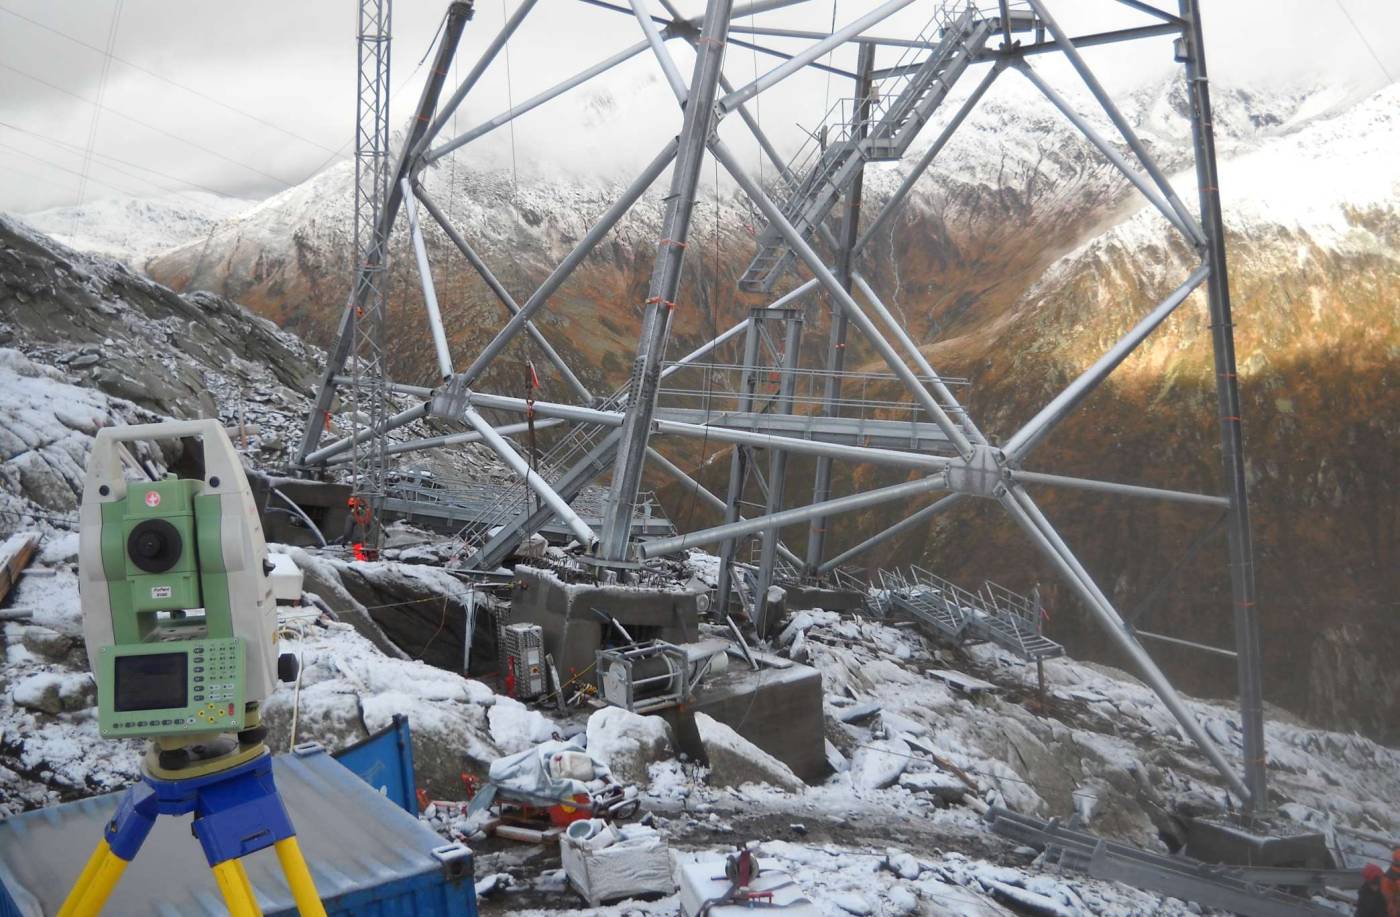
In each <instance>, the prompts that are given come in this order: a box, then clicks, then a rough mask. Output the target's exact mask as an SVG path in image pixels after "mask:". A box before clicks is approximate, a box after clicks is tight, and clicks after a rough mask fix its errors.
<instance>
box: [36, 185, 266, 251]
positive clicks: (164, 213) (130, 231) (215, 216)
mask: <svg viewBox="0 0 1400 917" xmlns="http://www.w3.org/2000/svg"><path fill="white" fill-rule="evenodd" d="M253 204H254V202H253V201H248V200H243V199H241V198H233V197H224V196H222V195H218V194H211V193H209V192H207V191H181V192H178V193H174V194H168V195H165V196H163V197H154V198H106V199H103V200H96V201H89V202H88V203H85V204H82V205H79V206H68V207H52V208H50V209H48V210H39V211H36V212H34V213H26V214H23V215H21V216H20V219H21V220H23V221H24V222H25V223H26V224H27V225H29V226H31V227H33V228H34V229H37V230H39V231H40V232H42V233H45V234H47V235H49V236H52V237H53V238H55V239H57V240H58V241H60V242H62V243H63V244H65V245H68V246H70V247H72V248H75V249H77V250H78V251H83V252H90V253H92V254H95V255H106V256H107V257H109V258H115V259H117V260H118V261H121V262H123V263H125V264H127V265H130V266H131V267H134V268H136V269H137V270H141V269H142V266H143V265H144V264H145V262H146V259H148V258H150V257H151V256H152V255H156V254H159V253H160V252H163V251H165V250H166V249H170V248H175V247H177V246H180V245H184V244H186V243H187V242H190V241H191V240H194V239H200V238H203V237H204V236H206V235H208V233H209V232H210V231H211V230H212V229H213V228H214V226H215V225H217V224H218V223H219V222H220V221H222V220H226V219H228V218H230V217H232V216H234V215H236V214H238V213H241V212H242V211H244V210H247V209H248V208H249V207H251V206H253Z"/></svg>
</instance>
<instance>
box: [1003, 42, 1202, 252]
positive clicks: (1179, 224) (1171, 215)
mask: <svg viewBox="0 0 1400 917" xmlns="http://www.w3.org/2000/svg"><path fill="white" fill-rule="evenodd" d="M1016 69H1018V70H1020V71H1021V73H1023V74H1024V75H1025V77H1026V79H1028V80H1030V81H1031V83H1032V84H1033V85H1034V86H1035V88H1037V89H1039V90H1040V91H1041V94H1043V95H1044V96H1045V97H1046V98H1047V99H1049V100H1050V102H1051V104H1053V105H1054V106H1055V107H1056V108H1058V109H1059V110H1060V113H1061V114H1063V115H1064V116H1065V117H1066V118H1068V119H1069V121H1070V123H1071V124H1073V125H1074V126H1075V127H1077V128H1079V132H1080V133H1081V134H1083V135H1084V136H1085V138H1086V139H1088V141H1089V142H1090V143H1092V144H1093V145H1094V146H1095V147H1097V148H1098V150H1099V152H1100V153H1102V154H1103V155H1104V157H1105V158H1106V159H1107V160H1108V161H1109V162H1111V163H1113V165H1114V166H1115V167H1117V169H1118V171H1119V172H1121V173H1123V177H1124V178H1126V179H1127V180H1128V181H1130V182H1132V183H1133V187H1135V188H1137V189H1138V191H1139V192H1140V193H1141V194H1142V196H1143V197H1145V198H1147V200H1148V201H1149V202H1150V203H1151V204H1152V206H1153V207H1156V208H1157V209H1158V210H1159V211H1160V212H1161V214H1162V216H1164V217H1166V219H1167V222H1169V223H1171V224H1172V225H1173V226H1175V227H1176V228H1177V231H1179V232H1180V233H1181V234H1182V235H1183V236H1185V237H1186V238H1187V240H1188V241H1190V242H1191V243H1193V244H1196V242H1197V237H1196V234H1195V231H1194V229H1193V227H1192V226H1191V225H1190V224H1188V223H1186V222H1184V221H1183V220H1182V219H1181V215H1180V214H1178V213H1177V212H1176V211H1175V210H1173V209H1172V206H1171V204H1169V203H1167V202H1166V201H1165V200H1163V199H1162V197H1161V195H1159V194H1158V193H1157V189H1156V188H1154V187H1153V186H1152V185H1151V183H1150V182H1148V180H1147V179H1146V178H1143V177H1142V175H1141V174H1139V172H1138V170H1137V169H1134V168H1133V167H1132V165H1131V164H1130V163H1129V162H1128V160H1127V159H1126V158H1124V157H1123V155H1122V154H1121V153H1119V152H1118V151H1117V150H1115V149H1114V148H1113V145H1112V144H1110V143H1109V142H1108V140H1107V139H1105V138H1104V136H1103V135H1102V134H1100V133H1099V132H1098V131H1096V130H1094V128H1093V126H1092V125H1090V124H1089V122H1088V121H1086V120H1085V119H1084V117H1083V116H1082V115H1080V114H1079V112H1077V111H1075V110H1074V107H1073V106H1071V105H1070V104H1069V102H1068V101H1066V99H1065V98H1064V96H1062V95H1060V94H1059V93H1058V92H1056V91H1055V90H1053V89H1051V88H1050V84H1048V83H1046V82H1045V80H1043V79H1041V78H1040V74H1039V73H1036V72H1035V71H1034V70H1032V69H1031V65H1030V64H1028V63H1026V62H1025V61H1024V60H1022V61H1018V62H1017V64H1016Z"/></svg>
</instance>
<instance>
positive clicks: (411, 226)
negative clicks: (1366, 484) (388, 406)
mask: <svg viewBox="0 0 1400 917" xmlns="http://www.w3.org/2000/svg"><path fill="white" fill-rule="evenodd" d="M409 182H410V179H409V178H408V176H406V175H405V176H404V178H403V181H401V182H399V184H400V185H401V186H402V190H403V207H404V215H405V216H407V217H408V233H409V236H410V238H412V240H413V257H414V258H415V259H416V260H417V262H418V280H419V282H420V283H421V284H422V286H423V306H424V308H426V309H427V310H428V328H429V330H431V331H432V333H433V350H434V352H435V353H436V354H437V363H438V375H439V378H441V379H447V378H450V377H451V375H452V352H451V351H450V350H448V349H447V332H446V331H445V330H444V329H443V327H442V312H441V310H439V309H438V299H437V290H436V289H435V288H434V287H433V268H432V265H431V264H429V263H428V248H427V246H426V245H424V244H423V227H421V226H419V225H418V208H417V207H415V206H414V205H413V188H412V186H411V185H410V184H409Z"/></svg>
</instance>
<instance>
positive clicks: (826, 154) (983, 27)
mask: <svg viewBox="0 0 1400 917" xmlns="http://www.w3.org/2000/svg"><path fill="white" fill-rule="evenodd" d="M995 27H996V22H995V21H994V20H993V19H989V18H987V17H986V16H984V15H983V14H981V13H979V12H978V11H977V10H976V9H974V8H973V7H971V6H969V7H966V8H964V9H963V10H962V11H961V12H960V13H958V14H956V15H952V14H949V13H948V12H947V10H946V9H945V8H944V7H942V6H940V7H939V9H938V12H937V13H936V14H935V15H934V17H933V18H932V19H930V20H929V22H928V24H927V25H926V26H924V30H923V31H922V32H921V33H920V34H919V36H918V39H917V41H918V43H919V47H911V48H909V49H908V50H907V51H906V52H905V54H904V56H903V57H901V58H900V60H899V61H898V62H897V63H896V64H895V65H894V67H892V68H889V69H888V70H886V71H884V72H886V73H887V74H889V75H888V77H887V78H885V79H882V80H881V81H879V83H877V88H876V90H875V92H874V93H873V94H872V95H871V96H870V97H869V98H860V99H844V100H842V101H840V102H837V103H836V105H834V106H832V109H831V111H829V112H827V115H826V117H825V118H823V122H822V127H821V128H819V129H818V130H817V132H815V133H814V134H813V135H812V139H811V140H810V141H809V142H808V143H807V144H806V145H805V146H804V147H803V148H802V149H801V150H799V151H798V153H797V155H796V156H795V157H793V159H792V161H791V162H790V163H788V167H787V169H785V170H784V176H785V177H784V181H785V183H786V184H787V186H788V187H787V189H786V190H787V191H788V197H787V200H786V201H785V202H784V203H783V204H782V206H781V209H782V213H783V216H784V217H785V218H786V219H787V220H788V221H789V222H790V223H792V225H793V226H794V227H795V228H796V229H797V231H798V232H799V233H800V234H801V235H802V237H803V238H804V239H806V238H809V237H810V236H811V235H812V233H813V232H814V231H815V230H816V228H817V227H818V226H819V225H820V224H821V223H822V221H823V220H825V219H826V217H827V215H828V214H829V213H830V212H831V209H832V207H834V206H835V205H836V202H837V201H838V200H839V199H840V197H841V195H842V194H843V193H844V192H845V190H846V188H847V187H849V186H850V184H851V182H852V181H853V180H854V178H855V176H856V175H857V174H858V173H859V172H860V170H861V169H862V168H864V166H865V163H867V162H880V161H891V160H897V159H899V158H901V157H902V156H903V155H904V153H905V152H906V151H907V150H908V149H909V146H910V145H911V144H912V143H913V142H914V138H915V137H916V136H917V135H918V133H919V131H920V129H921V128H923V126H924V124H926V123H927V122H928V120H929V119H930V118H931V117H932V116H933V113H934V111H936V110H937V108H938V106H939V105H940V104H942V102H943V100H944V99H945V98H946V97H947V95H948V92H949V90H951V89H952V87H953V84H954V83H956V82H957V80H958V78H959V77H960V76H962V74H963V73H964V72H966V70H967V68H968V65H969V64H970V63H971V62H972V59H973V58H974V57H975V56H976V55H977V53H978V52H979V51H981V50H982V47H983V46H984V45H985V44H986V43H987V40H988V38H990V37H991V35H992V33H993V31H994V29H995ZM929 45H933V50H931V51H929V52H928V54H927V57H925V58H923V60H922V61H920V60H918V55H919V53H920V52H921V51H922V49H923V48H926V47H928V46H929ZM799 176H800V177H799ZM795 258H796V254H795V253H794V252H793V250H792V249H791V247H789V245H788V244H787V241H786V240H785V239H784V237H783V235H782V233H781V231H779V229H778V228H777V227H776V226H774V225H773V224H771V223H770V224H768V225H767V226H765V227H764V228H763V231H762V232H760V233H759V236H758V254H757V255H755V256H754V259H753V261H752V262H751V263H750V264H749V266H748V269H747V270H745V271H744V275H743V276H742V277H741V278H739V287H740V289H743V290H748V291H751V292H765V293H766V292H769V291H771V290H772V289H773V287H774V286H775V285H776V284H777V282H778V281H779V280H780V279H781V278H782V276H783V274H785V273H786V272H787V270H788V268H790V267H791V266H792V263H793V261H794V260H795Z"/></svg>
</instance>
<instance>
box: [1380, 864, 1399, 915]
mask: <svg viewBox="0 0 1400 917" xmlns="http://www.w3.org/2000/svg"><path fill="white" fill-rule="evenodd" d="M1381 896H1382V897H1384V898H1385V906H1386V911H1387V913H1388V917H1400V847H1396V848H1395V852H1394V853H1392V854H1391V855H1390V868H1389V869H1387V870H1386V872H1385V875H1383V876H1381Z"/></svg>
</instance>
